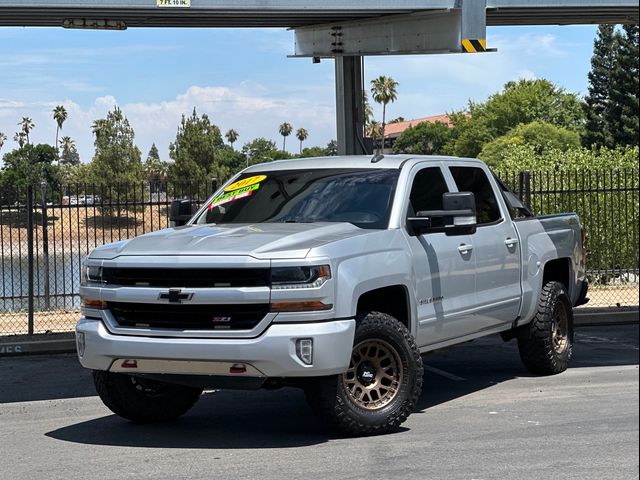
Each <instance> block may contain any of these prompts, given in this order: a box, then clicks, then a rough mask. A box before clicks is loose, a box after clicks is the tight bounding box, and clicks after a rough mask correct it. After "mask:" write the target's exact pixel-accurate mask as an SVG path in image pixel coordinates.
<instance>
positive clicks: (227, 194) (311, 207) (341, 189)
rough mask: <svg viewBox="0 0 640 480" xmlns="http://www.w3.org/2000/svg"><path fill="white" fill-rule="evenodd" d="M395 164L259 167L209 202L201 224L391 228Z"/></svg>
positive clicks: (398, 171) (199, 220) (201, 216)
mask: <svg viewBox="0 0 640 480" xmlns="http://www.w3.org/2000/svg"><path fill="white" fill-rule="evenodd" d="M399 173H400V170H397V169H318V170H282V171H273V172H257V173H250V174H245V175H242V176H241V177H239V178H238V179H237V180H236V181H234V182H233V183H232V184H231V185H228V186H227V187H226V188H225V189H224V191H223V192H222V193H220V192H219V193H218V194H217V195H216V196H215V197H214V198H213V199H212V200H210V201H209V203H208V205H207V208H206V209H205V211H204V212H203V213H202V214H201V215H200V217H198V218H197V220H196V222H195V223H197V224H206V223H215V224H227V223H273V222H291V223H309V222H348V223H352V224H354V225H356V226H358V227H360V228H371V229H380V228H387V226H388V222H389V214H390V211H391V203H392V201H393V192H394V191H395V186H396V182H397V180H398V175H399Z"/></svg>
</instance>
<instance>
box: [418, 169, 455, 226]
mask: <svg viewBox="0 0 640 480" xmlns="http://www.w3.org/2000/svg"><path fill="white" fill-rule="evenodd" d="M448 191H449V189H448V188H447V182H446V181H445V179H444V177H443V175H442V171H441V170H440V167H429V168H424V169H422V170H420V171H419V172H418V173H417V174H416V176H415V178H414V179H413V185H412V186H411V195H410V196H409V201H410V205H409V206H410V208H409V216H412V215H413V214H415V213H418V212H422V211H425V210H442V194H443V193H446V192H448ZM411 210H413V211H411Z"/></svg>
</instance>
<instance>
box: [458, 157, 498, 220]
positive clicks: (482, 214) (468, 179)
mask: <svg viewBox="0 0 640 480" xmlns="http://www.w3.org/2000/svg"><path fill="white" fill-rule="evenodd" d="M449 170H450V171H451V175H453V179H454V181H455V182H456V186H457V187H458V191H459V192H473V195H474V196H475V197H476V216H477V218H478V225H485V224H488V223H493V222H497V221H498V220H500V219H501V218H502V215H501V214H500V207H498V201H497V200H496V196H495V195H494V193H493V189H492V188H491V184H490V183H489V179H488V178H487V175H486V174H485V173H484V170H482V169H481V168H477V167H449Z"/></svg>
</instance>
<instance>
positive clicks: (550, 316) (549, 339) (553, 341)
mask: <svg viewBox="0 0 640 480" xmlns="http://www.w3.org/2000/svg"><path fill="white" fill-rule="evenodd" d="M559 315H565V316H566V320H561V319H559ZM565 322H566V324H565V325H564V326H560V327H559V325H558V324H559V323H565ZM558 328H561V329H563V330H564V336H565V341H564V343H563V344H562V345H561V346H559V345H558V344H559V340H558V333H557V331H558ZM529 329H530V330H529V332H527V335H524V336H522V337H520V338H518V350H519V351H520V358H521V359H522V362H523V363H524V366H525V367H526V368H527V370H529V371H530V372H531V373H534V374H536V375H554V374H557V373H561V372H564V371H565V370H566V369H567V367H568V366H569V361H570V360H571V355H572V353H573V312H572V309H571V302H570V301H569V297H568V295H567V293H566V290H565V287H564V286H563V285H562V284H561V283H560V282H548V283H546V284H545V285H544V286H543V287H542V292H541V293H540V299H539V300H538V311H537V312H536V316H535V317H534V318H533V321H532V322H531V324H530V325H529Z"/></svg>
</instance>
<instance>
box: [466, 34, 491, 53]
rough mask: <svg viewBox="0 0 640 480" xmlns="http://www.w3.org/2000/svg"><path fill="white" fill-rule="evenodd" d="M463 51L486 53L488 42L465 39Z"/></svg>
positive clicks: (480, 39)
mask: <svg viewBox="0 0 640 480" xmlns="http://www.w3.org/2000/svg"><path fill="white" fill-rule="evenodd" d="M462 51H463V52H465V53H478V52H486V51H487V40H486V39H484V38H478V39H475V38H465V39H464V40H462Z"/></svg>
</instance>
